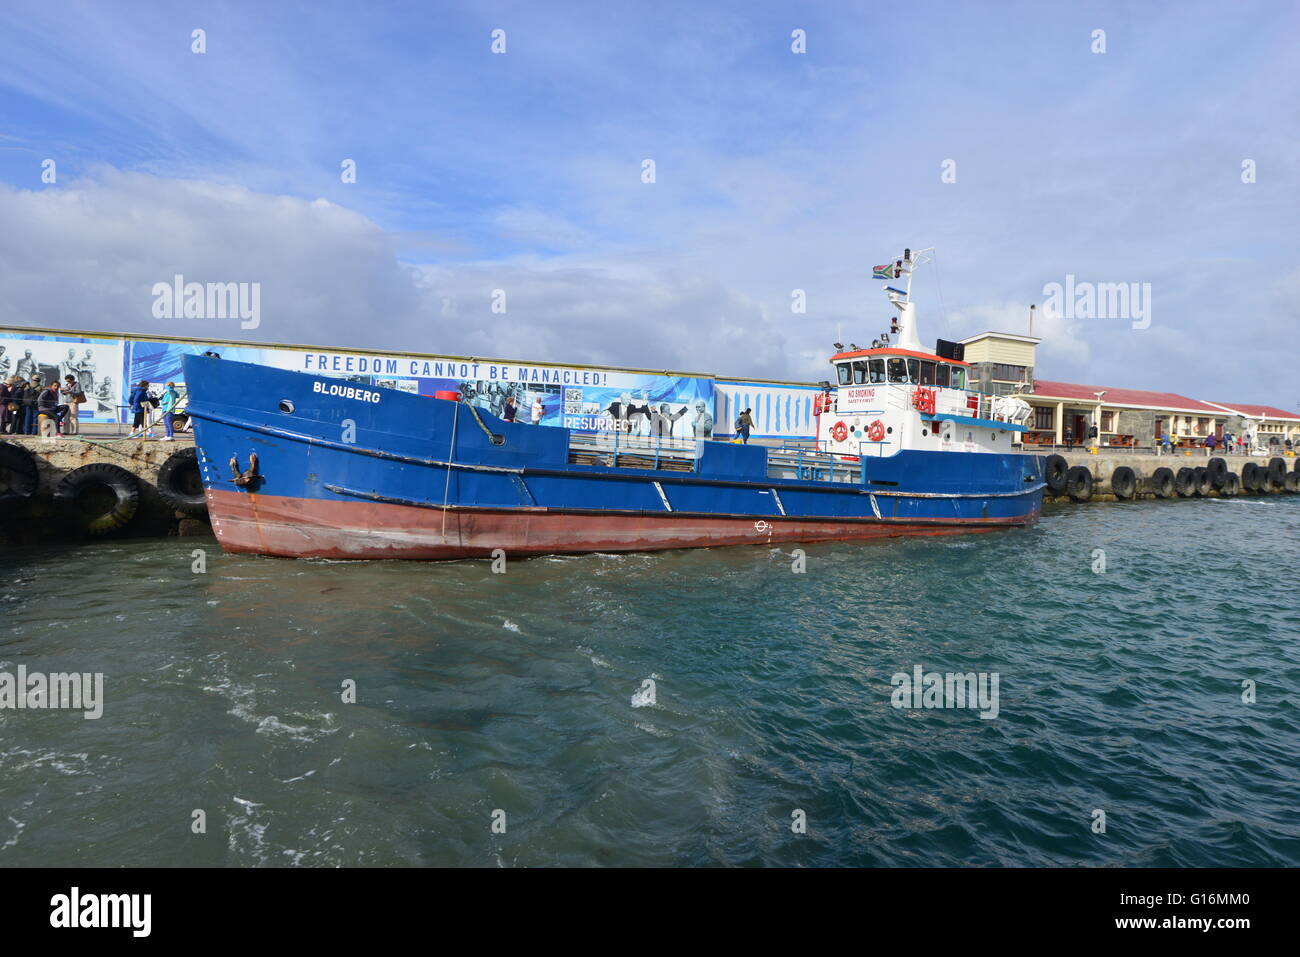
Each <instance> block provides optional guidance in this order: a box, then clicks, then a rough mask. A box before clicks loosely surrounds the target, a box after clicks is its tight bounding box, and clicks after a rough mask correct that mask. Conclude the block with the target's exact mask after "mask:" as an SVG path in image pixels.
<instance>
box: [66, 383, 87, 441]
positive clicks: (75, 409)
mask: <svg viewBox="0 0 1300 957" xmlns="http://www.w3.org/2000/svg"><path fill="white" fill-rule="evenodd" d="M63 383H64V385H63V388H62V389H60V390H59V391H60V392H61V393H62V395H63V402H64V404H65V405H67V407H68V412H67V414H66V415H64V417H63V434H64V435H76V434H77V433H78V432H80V431H81V427H80V425H79V423H78V421H77V419H78V413H79V412H80V410H81V403H83V402H85V401H86V393H84V392H82V391H81V386H80V385H78V384H77V380H76V378H74V377H73V376H71V375H66V376H64V377H63Z"/></svg>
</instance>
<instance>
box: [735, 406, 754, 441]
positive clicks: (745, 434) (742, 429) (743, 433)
mask: <svg viewBox="0 0 1300 957" xmlns="http://www.w3.org/2000/svg"><path fill="white" fill-rule="evenodd" d="M753 411H754V410H753V409H746V410H745V411H744V412H742V413H740V418H738V419H736V431H737V432H739V433H740V441H741V442H742V443H743V444H744V445H748V444H749V430H750V429H752V428H753V427H754V416H753V415H751V414H750V413H752V412H753Z"/></svg>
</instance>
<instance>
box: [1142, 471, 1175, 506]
mask: <svg viewBox="0 0 1300 957" xmlns="http://www.w3.org/2000/svg"><path fill="white" fill-rule="evenodd" d="M1147 485H1148V486H1149V487H1150V489H1151V491H1152V492H1153V493H1155V496H1156V498H1173V497H1174V470H1173V469H1171V468H1167V467H1165V466H1161V467H1160V468H1158V469H1156V470H1155V471H1154V472H1152V473H1151V478H1150V479H1148V480H1147Z"/></svg>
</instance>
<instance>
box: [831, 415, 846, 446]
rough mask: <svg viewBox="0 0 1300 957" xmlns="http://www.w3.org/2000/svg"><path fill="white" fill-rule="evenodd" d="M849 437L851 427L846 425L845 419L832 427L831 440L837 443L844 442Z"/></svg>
mask: <svg viewBox="0 0 1300 957" xmlns="http://www.w3.org/2000/svg"><path fill="white" fill-rule="evenodd" d="M848 437H849V427H848V426H847V425H845V424H844V420H843V419H841V420H840V421H839V422H836V423H835V424H834V425H832V426H831V438H832V439H834V440H835V441H836V442H843V441H844V440H845V439H847V438H848Z"/></svg>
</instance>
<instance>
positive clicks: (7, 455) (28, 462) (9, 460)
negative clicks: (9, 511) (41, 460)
mask: <svg viewBox="0 0 1300 957" xmlns="http://www.w3.org/2000/svg"><path fill="white" fill-rule="evenodd" d="M40 484H41V479H40V473H39V472H38V471H37V468H36V458H35V457H34V456H33V455H32V453H31V451H30V450H29V449H28V448H27V446H25V445H19V444H18V443H17V442H0V505H5V504H8V503H10V502H21V501H24V500H25V499H29V498H31V497H32V496H33V495H34V494H36V489H37V488H38V487H39V486H40Z"/></svg>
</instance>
